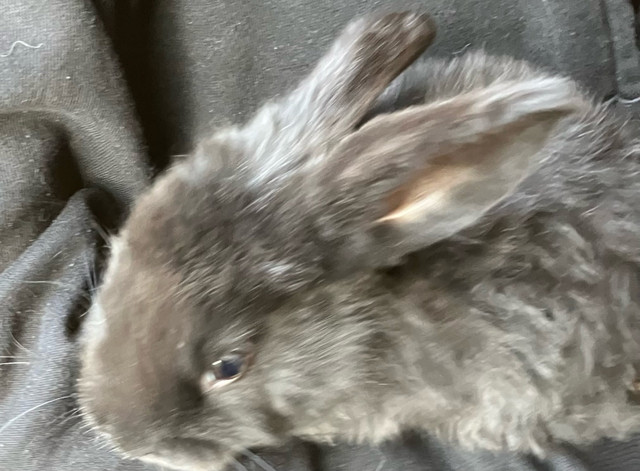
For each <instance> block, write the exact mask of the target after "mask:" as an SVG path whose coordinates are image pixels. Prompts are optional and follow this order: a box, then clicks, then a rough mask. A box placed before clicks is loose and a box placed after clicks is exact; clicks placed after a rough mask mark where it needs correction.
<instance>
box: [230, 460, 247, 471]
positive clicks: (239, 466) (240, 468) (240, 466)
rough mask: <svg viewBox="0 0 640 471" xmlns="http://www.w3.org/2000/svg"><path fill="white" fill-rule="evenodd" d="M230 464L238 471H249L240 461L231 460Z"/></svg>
mask: <svg viewBox="0 0 640 471" xmlns="http://www.w3.org/2000/svg"><path fill="white" fill-rule="evenodd" d="M231 460H232V463H233V467H234V468H236V469H237V470H238V471H249V470H248V469H247V467H246V466H244V465H243V464H242V463H240V461H238V460H237V459H235V458H231Z"/></svg>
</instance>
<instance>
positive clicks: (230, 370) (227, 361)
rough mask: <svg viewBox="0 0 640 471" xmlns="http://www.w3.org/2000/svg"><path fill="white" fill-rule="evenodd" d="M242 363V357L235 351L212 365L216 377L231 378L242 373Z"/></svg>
mask: <svg viewBox="0 0 640 471" xmlns="http://www.w3.org/2000/svg"><path fill="white" fill-rule="evenodd" d="M243 365H244V357H243V356H242V355H240V354H237V353H236V354H231V355H230V356H228V357H226V358H222V359H221V360H218V361H216V362H215V363H214V364H213V365H212V366H213V372H214V373H215V375H216V378H218V379H233V378H235V377H236V376H239V375H240V373H242V367H243Z"/></svg>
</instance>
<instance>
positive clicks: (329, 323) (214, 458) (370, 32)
mask: <svg viewBox="0 0 640 471" xmlns="http://www.w3.org/2000/svg"><path fill="white" fill-rule="evenodd" d="M434 35H435V26H434V24H433V21H432V20H431V19H430V17H429V16H428V15H425V14H418V13H412V12H404V13H388V14H381V13H380V14H374V15H370V16H367V17H364V18H361V19H357V20H355V21H353V22H352V23H351V24H350V25H348V26H347V27H346V29H345V30H344V31H343V32H342V34H341V35H340V36H339V37H338V39H337V40H336V42H335V43H334V44H333V46H332V48H331V49H330V50H329V51H328V53H327V54H326V55H325V56H324V57H323V58H322V59H321V60H320V62H319V63H318V65H317V66H316V67H315V69H314V70H313V71H312V72H311V73H310V75H309V76H308V77H307V78H306V79H305V80H303V81H302V83H301V84H300V85H299V86H298V88H296V89H295V90H293V92H292V93H290V94H289V95H288V96H286V97H284V98H282V99H280V100H278V101H275V102H271V103H268V104H266V105H265V106H263V107H262V108H261V109H260V110H259V111H258V112H257V114H256V115H255V117H254V118H253V119H252V120H251V121H250V122H249V123H248V124H246V125H245V126H243V127H231V128H228V129H223V130H221V131H219V132H217V133H216V134H214V135H213V136H212V137H210V138H208V139H206V140H204V141H203V142H202V143H201V145H200V146H199V147H198V148H197V150H196V151H195V152H194V153H193V155H192V156H191V157H189V158H187V159H185V160H183V161H181V162H178V163H176V164H175V165H174V166H173V167H172V168H171V169H169V170H168V171H167V172H166V174H165V175H164V176H163V177H162V178H160V179H159V180H158V181H157V182H156V183H155V184H154V185H153V186H152V187H151V188H150V190H149V191H148V192H147V193H146V195H144V196H143V197H142V198H141V199H140V200H139V201H138V203H137V205H136V206H135V208H134V210H133V212H132V214H131V215H130V217H129V219H128V221H127V223H126V224H125V226H124V227H123V229H122V230H121V232H120V234H119V235H118V236H117V237H115V238H114V239H113V241H112V256H111V260H110V263H109V267H108V270H107V272H106V274H105V279H104V283H103V286H102V287H101V289H100V290H99V292H98V294H97V297H96V300H95V303H94V306H93V308H92V311H91V314H90V316H89V319H88V323H87V325H86V326H85V328H84V329H85V331H84V351H83V369H82V372H81V377H80V380H79V385H78V387H79V395H80V398H81V404H82V408H83V411H84V413H85V415H86V417H87V420H88V421H89V423H90V424H91V425H92V426H93V427H94V428H95V429H96V430H97V431H98V432H100V433H102V434H103V435H105V436H107V437H108V439H109V440H110V441H111V442H112V444H114V445H115V446H116V447H117V448H118V449H119V450H120V451H121V452H122V453H123V454H125V455H126V456H130V457H133V458H139V459H142V460H144V461H147V462H151V463H157V464H161V465H164V466H167V467H170V468H174V469H189V470H196V471H199V470H202V471H205V470H220V469H223V468H224V467H225V466H226V465H227V464H229V463H231V462H232V461H233V460H234V456H236V455H237V454H239V453H242V452H243V450H246V449H248V448H254V447H270V446H278V445H280V444H282V443H284V442H285V441H287V440H288V439H290V438H291V437H299V438H304V439H308V440H315V441H322V442H331V441H333V440H354V441H368V442H372V443H376V442H380V441H382V440H386V439H389V438H393V437H394V436H395V435H397V434H398V433H400V432H402V431H403V430H408V429H412V430H419V431H424V432H426V433H429V434H432V435H434V436H437V437H440V438H442V439H445V440H449V441H451V442H454V443H457V444H459V445H460V446H463V447H466V448H470V449H473V448H484V449H491V450H513V451H521V452H530V453H534V454H536V455H538V456H540V457H544V456H545V454H546V453H547V452H548V451H549V450H550V448H551V447H553V446H554V444H556V443H559V442H569V443H573V444H576V445H582V444H587V443H589V442H592V441H595V440H598V439H600V438H602V437H610V438H623V437H626V436H628V435H629V434H631V433H634V432H635V431H638V430H640V413H639V409H638V407H639V406H637V405H635V404H634V402H633V401H632V398H633V394H632V392H633V385H634V380H635V378H636V374H637V366H636V365H638V362H639V361H640V326H639V325H638V321H639V319H640V312H639V309H640V308H639V304H638V296H639V294H640V287H639V283H638V281H639V280H638V278H639V276H640V269H639V266H640V238H639V234H640V147H639V146H638V141H637V140H636V138H635V137H634V136H632V135H631V130H630V129H629V128H628V126H627V125H626V123H625V122H623V121H622V120H620V119H618V118H616V117H615V116H614V115H613V114H612V113H611V111H610V110H608V109H606V108H605V107H604V106H600V105H597V104H594V103H592V101H591V100H590V98H589V97H587V96H586V95H584V94H583V93H581V92H580V90H579V87H578V86H576V84H574V83H573V82H572V81H570V80H568V79H566V78H562V77H556V76H554V75H551V74H547V73H545V72H542V71H539V70H536V69H535V68H533V67H532V66H530V65H527V64H525V63H523V62H519V61H515V60H513V59H509V58H496V57H489V56H487V55H484V54H483V53H478V52H477V53H471V54H467V55H465V56H462V57H458V58H455V59H452V60H448V61H444V60H435V59H431V60H426V61H421V62H417V63H415V64H414V65H413V66H411V67H409V66H410V65H411V64H412V63H413V62H414V61H415V60H416V58H417V57H419V56H420V55H421V54H422V52H423V51H424V50H425V49H426V48H427V47H428V45H429V44H430V43H431V42H432V40H433V38H434ZM407 67H409V68H408V69H407ZM405 69H407V70H405ZM403 71H405V73H404V74H403V75H400V74H401V73H402V72H403ZM385 89H386V91H385ZM402 97H404V98H407V97H408V98H407V99H409V101H411V105H412V106H408V107H405V108H403V109H395V108H394V109H390V108H392V106H391V105H393V103H397V102H399V101H402V100H400V98H402ZM416 97H418V98H419V99H418V100H416ZM372 110H373V111H372ZM376 110H378V111H376ZM385 110H386V111H385Z"/></svg>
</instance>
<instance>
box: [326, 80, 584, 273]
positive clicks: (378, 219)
mask: <svg viewBox="0 0 640 471" xmlns="http://www.w3.org/2000/svg"><path fill="white" fill-rule="evenodd" d="M583 104H584V103H583V101H582V99H581V98H580V97H579V95H578V94H577V93H576V91H575V89H574V86H573V84H572V83H571V82H570V81H568V80H565V79H563V78H546V77H545V78H535V79H531V80H526V81H520V82H508V83H504V82H503V83H496V84H494V85H491V86H489V87H487V88H484V89H480V90H475V91H471V92H467V93H465V94H462V95H459V96H456V97H454V98H450V99H447V100H442V101H437V102H433V103H429V104H425V105H421V106H415V107H412V108H409V109H407V110H404V111H400V112H396V113H392V114H389V115H384V116H380V117H377V118H374V119H373V120H372V121H370V122H368V123H367V124H365V125H364V126H363V127H362V128H361V129H359V130H358V131H357V132H354V133H353V134H351V135H350V136H348V137H347V138H345V139H344V140H343V141H342V142H341V143H340V144H339V145H338V146H337V147H336V148H335V149H334V151H333V152H332V153H331V154H330V155H329V157H328V158H327V159H326V160H325V161H323V162H321V163H320V164H318V165H319V169H318V174H317V175H316V178H317V182H316V184H317V187H316V188H320V189H321V190H319V191H321V192H322V193H323V198H324V200H325V201H326V203H327V208H326V210H327V213H328V215H327V221H326V224H324V226H325V227H327V229H326V231H325V232H326V233H325V236H326V237H327V238H329V239H334V240H343V241H344V242H345V243H346V245H347V246H348V247H349V249H348V251H349V252H351V253H353V254H356V255H358V256H360V257H364V258H365V259H366V260H368V262H369V263H372V264H374V265H388V264H394V263H396V262H397V260H398V258H399V257H402V256H403V255H405V254H406V253H408V252H411V251H415V250H417V249H420V248H422V247H425V246H428V245H430V244H433V243H435V242H438V241H440V240H442V239H445V238H447V237H450V236H451V235H453V234H455V233H457V232H459V231H461V230H463V229H465V228H467V227H469V226H471V225H472V224H474V223H475V222H477V221H478V219H480V218H481V217H482V216H483V215H484V214H486V212H487V211H488V210H489V209H490V208H492V207H494V206H495V205H497V204H498V203H499V202H500V201H502V200H503V199H505V198H508V197H509V196H510V195H511V194H513V192H514V191H515V190H516V189H517V187H518V185H519V184H520V183H521V182H522V180H524V179H525V178H526V177H527V176H529V175H530V174H531V173H532V172H535V170H536V169H537V168H538V166H539V165H540V163H541V162H542V161H543V160H544V159H545V157H546V153H545V152H544V148H545V147H546V146H547V144H548V142H549V139H550V138H551V137H552V136H553V131H554V129H555V128H556V126H557V125H558V123H559V122H560V121H561V120H562V118H564V117H566V116H567V115H568V114H570V113H572V112H575V111H577V110H579V109H581V107H582V105H583Z"/></svg>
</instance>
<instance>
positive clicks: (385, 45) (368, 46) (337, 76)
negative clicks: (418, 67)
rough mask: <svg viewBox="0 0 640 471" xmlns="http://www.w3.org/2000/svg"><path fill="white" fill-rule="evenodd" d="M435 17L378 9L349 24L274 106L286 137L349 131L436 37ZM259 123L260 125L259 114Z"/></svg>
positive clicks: (322, 137) (322, 138)
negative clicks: (313, 66) (311, 67)
mask: <svg viewBox="0 0 640 471" xmlns="http://www.w3.org/2000/svg"><path fill="white" fill-rule="evenodd" d="M435 32H436V27H435V23H434V21H433V20H432V19H431V17H430V16H429V15H427V14H421V13H415V12H401V13H387V14H382V13H376V14H371V15H369V16H365V17H362V18H359V19H357V20H355V21H352V22H351V23H349V24H348V25H347V26H346V27H345V29H344V30H343V31H342V33H341V34H340V35H339V36H338V38H337V39H336V40H335V41H334V42H333V44H332V46H331V48H330V49H329V51H328V52H327V53H326V54H325V55H324V56H323V57H322V58H321V59H320V60H319V62H318V63H317V65H316V66H315V68H314V69H313V70H312V71H311V73H310V74H309V75H308V76H307V77H306V78H305V79H303V80H302V82H301V83H300V85H299V86H298V87H297V88H296V89H294V90H293V91H292V92H291V93H290V94H288V95H287V96H285V97H284V98H283V99H282V100H280V101H279V102H277V103H276V104H275V107H274V108H273V109H267V112H268V113H273V112H274V111H275V113H276V115H277V121H278V122H279V123H281V124H283V126H282V127H281V128H280V129H281V131H280V132H285V130H286V132H287V133H288V134H291V136H287V139H289V140H294V139H296V138H302V137H304V141H305V143H307V144H308V141H309V139H312V140H314V139H316V140H320V141H323V142H324V141H327V140H328V139H330V138H333V137H335V136H336V135H337V136H338V137H340V135H342V136H344V135H346V134H347V133H348V132H350V131H352V130H353V127H354V126H355V125H356V124H358V122H359V121H360V119H362V117H363V116H364V115H365V114H366V112H367V111H368V110H369V108H370V107H371V105H372V103H373V102H374V101H375V99H376V98H377V97H378V95H380V93H381V92H382V91H383V90H384V88H385V87H386V86H387V85H388V84H389V83H391V81H393V79H394V78H395V77H397V76H398V75H399V74H400V73H401V72H402V71H403V70H404V69H405V68H406V67H407V66H409V65H410V64H411V63H412V62H413V61H414V60H415V59H417V58H418V56H420V54H422V53H423V52H424V51H425V49H427V47H428V46H429V45H430V44H431V43H432V42H433V39H434V38H435ZM257 123H258V126H263V122H262V119H261V117H258V119H257Z"/></svg>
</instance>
